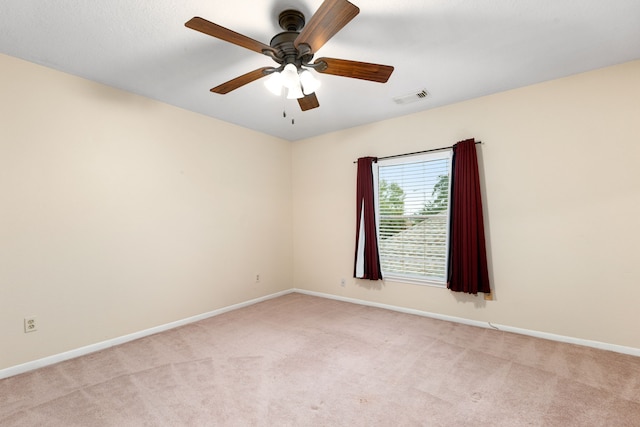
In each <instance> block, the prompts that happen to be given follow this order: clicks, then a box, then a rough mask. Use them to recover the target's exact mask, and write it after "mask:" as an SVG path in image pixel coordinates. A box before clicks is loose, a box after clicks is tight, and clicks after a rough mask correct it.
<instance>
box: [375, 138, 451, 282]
mask: <svg viewBox="0 0 640 427" xmlns="http://www.w3.org/2000/svg"><path fill="white" fill-rule="evenodd" d="M450 172H451V151H450V150H449V151H445V152H438V153H428V154H424V155H421V156H410V157H404V158H397V159H388V160H380V161H379V162H378V192H377V193H378V204H377V208H378V239H379V250H380V263H381V266H382V271H383V275H384V276H385V277H388V278H399V279H408V280H409V281H418V282H432V283H437V284H444V283H445V282H446V277H447V264H448V258H447V257H448V241H449V238H448V237H449V236H448V234H449V187H450Z"/></svg>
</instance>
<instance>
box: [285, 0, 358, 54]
mask: <svg viewBox="0 0 640 427" xmlns="http://www.w3.org/2000/svg"><path fill="white" fill-rule="evenodd" d="M358 13H360V9H358V7H357V6H355V5H353V4H351V3H349V2H348V1H347V0H324V3H322V4H321V5H320V8H318V10H317V11H316V13H314V14H313V16H312V17H311V19H310V20H309V22H307V25H305V27H304V28H303V29H302V31H301V32H300V34H298V37H296V39H295V41H294V42H293V44H294V46H295V47H296V49H297V48H298V47H299V46H300V45H301V44H306V45H308V46H309V47H310V48H311V52H310V53H315V52H317V51H318V49H320V48H321V47H322V46H323V45H324V44H325V43H326V42H327V40H329V39H330V38H331V37H333V36H334V35H335V34H336V33H337V32H338V31H340V30H341V29H342V27H344V26H345V25H347V24H348V23H349V21H351V20H352V19H353V18H355V16H356V15H357V14H358Z"/></svg>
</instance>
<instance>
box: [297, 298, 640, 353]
mask: <svg viewBox="0 0 640 427" xmlns="http://www.w3.org/2000/svg"><path fill="white" fill-rule="evenodd" d="M293 292H298V293H301V294H306V295H312V296H316V297H322V298H329V299H334V300H338V301H344V302H350V303H354V304H360V305H366V306H370V307H377V308H384V309H386V310H392V311H398V312H401V313H407V314H415V315H417V316H424V317H431V318H433V319H438V320H446V321H449V322H455V323H462V324H465V325H471V326H478V327H480V328H488V329H497V330H499V331H504V332H513V333H516V334H520V335H528V336H531V337H536V338H543V339H547V340H551V341H559V342H564V343H569V344H577V345H582V346H585V347H593V348H598V349H601V350H609V351H614V352H616V353H623V354H629V355H631V356H640V348H634V347H625V346H622V345H616V344H609V343H604V342H600V341H591V340H585V339H581V338H574V337H568V336H565V335H556V334H550V333H548V332H540V331H533V330H530V329H523V328H516V327H513V326H506V325H499V324H495V323H490V322H482V321H479V320H471V319H465V318H463V317H455V316H447V315H444V314H438V313H430V312H428V311H421V310H414V309H411V308H404V307H398V306H395V305H388V304H382V303H377V302H371V301H365V300H360V299H355V298H347V297H342V296H338V295H332V294H325V293H322V292H313V291H307V290H304V289H293Z"/></svg>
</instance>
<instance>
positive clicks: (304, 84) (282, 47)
mask: <svg viewBox="0 0 640 427" xmlns="http://www.w3.org/2000/svg"><path fill="white" fill-rule="evenodd" d="M359 12H360V9H358V7H357V6H355V5H353V4H352V3H350V2H348V1H347V0H325V1H324V2H323V3H322V4H321V5H320V7H319V8H318V10H317V11H316V13H314V14H313V16H312V17H311V19H310V20H309V22H308V23H307V25H306V26H305V18H304V15H303V14H302V13H301V12H299V11H297V10H285V11H284V12H282V13H281V14H280V16H279V19H278V23H279V24H280V27H281V28H282V29H283V30H284V31H283V32H281V33H279V34H276V35H275V36H274V37H273V38H272V39H271V42H270V43H269V45H266V44H264V43H261V42H259V41H257V40H254V39H252V38H249V37H247V36H244V35H242V34H239V33H236V32H235V31H232V30H229V29H227V28H225V27H222V26H220V25H218V24H214V23H213V22H210V21H207V20H206V19H203V18H199V17H194V18H192V19H190V20H189V21H188V22H187V23H185V26H187V27H188V28H191V29H193V30H196V31H200V32H201V33H204V34H207V35H210V36H212V37H216V38H218V39H220V40H223V41H227V42H229V43H233V44H235V45H238V46H241V47H244V48H246V49H249V50H253V51H254V52H258V53H261V54H263V55H266V56H268V57H270V58H271V59H273V60H274V61H275V62H276V63H278V66H277V67H263V68H258V69H257V70H253V71H250V72H248V73H246V74H243V75H241V76H239V77H236V78H235V79H232V80H229V81H228V82H225V83H222V84H221V85H219V86H216V87H214V88H213V89H211V92H214V93H218V94H222V95H223V94H226V93H229V92H231V91H233V90H235V89H238V88H240V87H242V86H244V85H246V84H247V83H251V82H253V81H255V80H258V79H260V78H262V77H266V76H269V78H268V79H267V80H266V81H265V86H266V87H267V88H268V89H269V90H270V91H271V92H273V93H274V94H276V95H282V94H283V91H285V92H286V96H287V98H288V99H297V100H298V104H299V105H300V108H301V109H302V111H306V110H310V109H312V108H317V107H319V106H320V104H319V102H318V98H317V97H316V95H315V91H316V90H317V89H318V87H319V86H320V82H319V81H318V80H317V79H316V78H315V77H314V75H313V73H312V71H311V70H314V71H316V72H318V73H324V74H333V75H335V76H342V77H350V78H354V79H361V80H369V81H372V82H378V83H386V81H387V80H389V77H390V76H391V73H392V72H393V67H392V66H390V65H380V64H371V63H367V62H358V61H350V60H346V59H336V58H319V59H316V60H315V61H313V62H311V61H312V60H313V55H314V53H315V52H317V51H318V49H320V48H321V47H322V46H323V45H324V44H325V43H326V42H327V41H328V40H329V39H330V38H331V37H333V36H334V35H335V34H336V33H337V32H338V31H340V30H341V29H342V28H343V27H344V26H345V25H347V24H348V23H349V22H350V21H351V20H352V19H353V18H355V16H356V15H357V14H358V13H359Z"/></svg>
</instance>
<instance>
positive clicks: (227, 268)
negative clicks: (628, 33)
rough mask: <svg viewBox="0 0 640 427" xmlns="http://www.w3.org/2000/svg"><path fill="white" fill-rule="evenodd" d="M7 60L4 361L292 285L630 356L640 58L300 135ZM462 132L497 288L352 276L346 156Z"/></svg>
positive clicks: (1, 268) (2, 176)
mask: <svg viewBox="0 0 640 427" xmlns="http://www.w3.org/2000/svg"><path fill="white" fill-rule="evenodd" d="M0 69H2V75H3V78H2V79H1V80H0V94H1V96H2V98H1V101H0V120H1V121H2V123H1V126H0V195H1V198H0V369H3V368H6V367H11V366H14V365H17V364H20V363H24V362H28V361H31V360H34V359H38V358H42V357H45V356H49V355H54V354H58V353H61V352H64V351H67V350H72V349H76V348H79V347H82V346H85V345H89V344H93V343H96V342H101V341H104V340H108V339H111V338H115V337H119V336H122V335H126V334H129V333H133V332H137V331H140V330H144V329H147V328H151V327H154V326H158V325H162V324H166V323H169V322H172V321H174V320H179V319H184V318H187V317H190V316H194V315H198V314H201V313H205V312H208V311H211V310H215V309H217V308H221V307H225V306H229V305H232V304H235V303H238V302H242V301H246V300H250V299H252V298H256V297H260V296H263V295H268V294H271V293H274V292H278V291H281V290H285V289H290V288H292V287H297V288H302V289H307V290H310V291H317V292H324V293H329V294H335V295H339V296H345V297H351V298H359V299H363V300H368V301H372V302H380V303H384V304H391V305H397V306H401V307H406V308H414V309H419V310H425V311H430V312H434V313H440V314H445V315H452V316H458V317H463V318H468V319H473V320H480V321H491V322H494V323H498V324H504V325H509V326H512V327H518V328H525V329H531V330H535V331H541V332H549V333H555V334H559V335H566V336H572V337H576V338H581V339H591V340H596V341H601V342H605V343H611V344H616V345H623V346H630V347H635V348H640V334H638V332H637V327H636V326H635V325H636V324H637V323H638V320H640V319H639V317H638V316H639V315H638V310H637V306H638V301H640V284H639V283H638V279H637V275H636V272H637V270H638V268H637V267H636V265H638V259H640V258H639V257H638V249H637V242H638V241H639V240H640V226H639V225H638V223H639V221H638V220H637V218H639V217H640V186H639V183H640V168H639V167H638V160H639V159H640V125H639V124H638V117H640V101H639V100H640V61H636V62H632V63H627V64H623V65H620V66H617V67H611V68H607V69H603V70H598V71H594V72H590V73H585V74H581V75H577V76H573V77H569V78H566V79H562V80H556V81H552V82H547V83H543V84H539V85H535V86H530V87H526V88H522V89H518V90H514V91H510V92H505V93H501V94H497V95H493V96H488V97H484V98H479V99H475V100H471V101H467V102H463V103H460V104H456V105H452V106H448V107H444V108H439V109H434V110H430V111H426V112H423V113H419V114H414V115H409V116H404V117H401V118H398V119H394V120H389V121H385V122H380V123H375V124H372V125H368V126H363V127H359V128H354V129H350V130H345V131H342V132H338V133H333V134H330V135H325V136H321V137H318V138H313V139H309V140H305V141H299V142H295V143H293V144H291V143H288V142H286V141H282V140H279V139H277V138H271V137H268V136H265V135H262V134H258V133H255V132H252V131H249V130H245V129H242V128H239V127H236V126H233V125H230V124H226V123H223V122H220V121H217V120H214V119H210V118H207V117H204V116H200V115H197V114H193V113H190V112H187V111H184V110H180V109H177V108H174V107H170V106H167V105H165V104H162V103H158V102H155V101H151V100H148V99H145V98H142V97H138V96H135V95H131V94H127V93H124V92H121V91H117V90H114V89H111V88H108V87H105V86H102V85H99V84H95V83H92V82H89V81H86V80H83V79H80V78H77V77H73V76H69V75H66V74H62V73H58V72H56V71H53V70H50V69H47V68H44V67H40V66H37V65H34V64H30V63H27V62H24V61H20V60H18V59H15V58H11V57H7V56H2V55H0ZM398 108H402V107H398ZM468 137H475V138H477V139H481V140H483V141H484V145H483V146H482V147H481V148H480V158H481V168H482V172H481V173H482V177H483V180H484V192H485V194H484V197H485V214H486V225H487V232H488V233H487V236H488V243H489V257H490V274H491V279H492V285H493V287H494V289H495V297H496V300H495V301H489V302H485V301H484V300H483V299H482V297H472V296H459V295H454V294H451V293H450V292H449V291H447V290H444V289H440V288H434V287H426V286H418V285H408V284H401V283H394V282H385V283H367V282H362V281H356V280H354V279H352V278H351V275H352V262H353V261H352V259H353V250H354V246H353V237H354V235H355V231H354V217H355V211H354V208H355V202H354V191H355V165H353V163H352V162H353V161H354V160H355V159H356V158H358V157H360V156H363V155H378V156H384V155H390V154H397V153H403V152H408V151H415V150H422V149H428V148H433V147H440V146H443V145H450V144H452V143H454V142H456V141H458V140H461V139H465V138H468ZM292 160H293V161H292ZM292 189H293V190H292ZM292 207H293V209H292ZM292 224H293V226H292ZM256 273H260V274H261V278H262V280H261V283H260V284H256V283H254V276H255V274H256ZM341 278H345V279H347V285H346V287H344V288H342V287H341V286H340V279H341ZM30 315H36V316H38V321H39V324H40V330H39V331H38V332H36V333H31V334H25V333H23V330H22V319H23V318H24V317H25V316H30Z"/></svg>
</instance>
